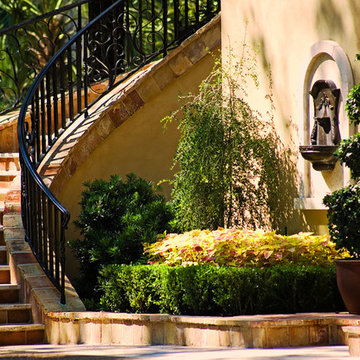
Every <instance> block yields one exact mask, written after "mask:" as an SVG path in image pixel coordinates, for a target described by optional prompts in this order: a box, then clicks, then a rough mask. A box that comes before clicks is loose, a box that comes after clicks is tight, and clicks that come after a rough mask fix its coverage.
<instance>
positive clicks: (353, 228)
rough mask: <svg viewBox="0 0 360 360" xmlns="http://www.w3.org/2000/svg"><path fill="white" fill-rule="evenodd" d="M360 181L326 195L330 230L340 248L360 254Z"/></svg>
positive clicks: (356, 254)
mask: <svg viewBox="0 0 360 360" xmlns="http://www.w3.org/2000/svg"><path fill="white" fill-rule="evenodd" d="M359 199H360V183H359V182H357V183H356V184H354V185H349V186H346V187H344V188H341V189H339V190H337V191H334V192H333V193H331V194H330V195H326V196H325V197H324V200H323V202H324V204H325V205H326V206H327V207H328V212H327V217H328V219H329V224H328V227H329V232H330V236H331V239H332V241H334V242H335V243H336V247H337V248H338V249H341V248H346V249H347V250H348V251H349V253H350V255H351V256H355V257H358V256H359V255H360V201H359Z"/></svg>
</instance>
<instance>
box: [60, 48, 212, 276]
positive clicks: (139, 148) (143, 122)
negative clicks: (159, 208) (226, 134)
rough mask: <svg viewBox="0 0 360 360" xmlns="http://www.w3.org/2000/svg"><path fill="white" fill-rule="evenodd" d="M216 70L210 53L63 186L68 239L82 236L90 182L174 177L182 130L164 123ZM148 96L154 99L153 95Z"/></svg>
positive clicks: (70, 267) (70, 270)
mask: <svg viewBox="0 0 360 360" xmlns="http://www.w3.org/2000/svg"><path fill="white" fill-rule="evenodd" d="M214 53H215V52H214ZM213 66H214V61H213V57H212V56H211V55H209V54H208V55H206V56H205V57H204V58H203V59H202V60H200V61H199V62H198V63H196V64H195V65H193V66H192V67H191V68H190V69H189V70H188V71H186V72H185V74H183V75H182V76H180V77H178V78H177V79H176V80H175V81H173V82H171V83H170V84H169V85H168V86H166V87H165V88H164V89H162V91H161V92H160V93H159V94H158V95H156V96H154V97H152V98H151V100H150V101H147V102H146V103H145V105H144V106H143V107H142V108H140V109H139V110H138V111H136V112H135V113H134V114H133V115H132V116H131V117H130V118H128V119H127V120H126V121H125V122H124V123H123V124H122V125H120V126H119V127H118V128H116V129H115V130H114V131H113V132H112V133H111V134H110V135H109V136H108V137H107V138H106V139H105V140H104V141H102V142H101V144H100V145H99V146H98V147H97V148H96V149H95V150H94V151H93V152H92V153H91V154H89V156H88V157H87V159H86V160H85V161H84V162H83V163H82V164H81V166H79V167H78V168H77V169H76V171H75V172H74V174H73V175H72V176H71V178H70V179H69V181H67V182H66V183H63V184H62V187H61V191H59V193H58V198H59V200H60V202H61V203H62V204H63V205H64V206H65V207H66V208H67V209H68V210H69V212H70V214H71V222H70V224H69V228H68V230H67V234H66V239H67V240H71V239H75V238H76V237H77V236H79V233H78V231H77V229H76V228H75V226H74V225H73V223H72V221H73V220H75V219H76V217H77V216H78V214H79V212H80V206H79V202H80V200H81V192H82V191H83V190H84V189H85V188H84V187H83V184H84V182H85V181H88V180H94V179H106V180H108V179H109V177H110V175H113V174H117V175H120V176H121V177H123V178H125V175H126V174H128V173H135V174H136V175H138V176H140V177H143V178H145V179H147V180H151V181H153V182H154V183H155V184H156V183H158V182H159V181H160V180H162V179H170V178H172V174H173V172H172V170H171V167H172V159H173V156H174V154H175V150H176V146H177V142H178V136H179V132H178V130H177V124H176V123H175V122H173V123H171V124H169V126H168V128H167V130H166V131H164V129H163V124H162V123H161V119H163V118H164V117H165V116H167V115H169V114H170V113H171V112H172V111H175V110H176V109H178V108H179V105H180V102H179V95H181V94H183V95H185V94H188V93H189V92H192V93H197V91H198V86H199V84H200V82H201V81H202V80H203V79H205V78H206V76H207V75H208V74H209V73H210V71H211V69H212V67H213ZM160 74H162V73H160ZM148 96H149V97H150V94H148ZM162 188H163V190H164V194H165V195H166V196H169V195H170V186H169V185H168V184H163V185H162ZM67 259H69V260H67V261H68V263H67V274H68V275H69V276H70V277H73V276H74V275H76V274H77V269H76V264H77V262H76V261H75V259H74V258H73V256H72V254H71V252H70V251H68V254H67Z"/></svg>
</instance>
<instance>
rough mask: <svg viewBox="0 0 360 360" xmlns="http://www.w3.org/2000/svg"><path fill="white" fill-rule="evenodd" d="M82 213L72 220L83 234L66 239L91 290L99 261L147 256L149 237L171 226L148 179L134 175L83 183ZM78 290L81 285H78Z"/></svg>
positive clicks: (168, 214) (168, 213) (118, 261)
mask: <svg viewBox="0 0 360 360" xmlns="http://www.w3.org/2000/svg"><path fill="white" fill-rule="evenodd" d="M85 187H86V188H87V189H86V190H85V191H84V192H83V193H82V198H81V202H80V205H81V212H80V214H79V217H78V219H77V220H76V221H75V222H74V223H75V225H76V226H77V227H78V228H79V229H80V232H81V235H82V238H80V239H77V240H73V241H71V242H70V246H71V248H72V249H73V250H74V253H75V255H76V257H77V258H78V259H79V260H80V264H81V270H82V273H83V275H84V277H86V281H87V282H86V284H85V285H86V286H84V287H85V288H87V289H88V290H89V291H90V294H89V295H90V297H91V295H92V294H91V292H93V291H94V288H95V287H96V278H97V275H98V271H99V269H100V267H101V266H103V265H107V264H130V263H135V262H139V261H140V262H141V261H146V260H144V259H142V258H143V245H142V243H144V242H150V243H151V242H154V241H156V239H157V235H158V234H159V233H163V232H164V231H170V230H172V226H171V220H172V219H173V210H172V208H171V206H170V205H169V204H168V203H167V202H166V200H165V198H164V196H163V195H161V194H159V193H158V192H157V190H158V188H156V187H155V186H154V185H153V184H152V183H151V182H149V181H146V180H144V179H142V178H139V177H137V176H136V175H134V174H129V175H127V176H126V180H125V181H123V180H122V179H121V178H120V177H118V176H111V178H110V180H109V181H105V180H95V181H93V182H88V183H86V184H85ZM80 292H81V289H80Z"/></svg>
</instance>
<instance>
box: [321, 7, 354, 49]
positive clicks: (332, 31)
mask: <svg viewBox="0 0 360 360" xmlns="http://www.w3.org/2000/svg"><path fill="white" fill-rule="evenodd" d="M344 2H345V1H344ZM346 2H347V4H348V7H349V9H350V13H351V16H352V25H353V26H350V27H349V24H344V21H343V18H344V17H343V16H342V14H341V11H342V6H343V5H344V4H343V2H342V1H340V2H339V1H337V0H318V1H317V2H316V4H317V10H316V25H317V31H318V33H319V35H320V37H321V38H326V39H336V38H338V37H339V34H340V35H342V36H344V38H342V39H338V42H340V43H342V42H346V41H347V40H348V39H347V36H346V34H347V32H346V29H349V28H350V29H351V31H352V32H353V33H354V34H355V37H356V46H357V48H359V49H360V17H359V13H360V2H359V1H358V0H347V1H346ZM340 40H341V41H340Z"/></svg>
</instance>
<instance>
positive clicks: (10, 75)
mask: <svg viewBox="0 0 360 360" xmlns="http://www.w3.org/2000/svg"><path fill="white" fill-rule="evenodd" d="M89 1H90V0H81V1H78V2H76V3H74V4H71V5H67V6H64V7H62V8H60V9H56V10H54V11H51V12H49V13H46V14H43V15H40V16H37V17H35V18H33V19H30V20H27V21H24V22H22V23H20V24H18V25H14V26H12V27H9V28H7V29H3V30H0V115H4V114H6V113H8V112H9V111H12V110H14V109H16V108H17V107H20V105H21V102H22V101H23V100H24V97H25V94H26V92H27V90H28V89H29V87H30V85H31V83H32V82H33V81H34V80H35V77H36V76H37V75H38V74H39V72H40V71H41V69H42V68H43V67H44V66H45V65H46V64H47V63H48V62H49V61H50V59H51V58H52V57H53V56H54V55H55V54H56V52H57V51H58V50H60V49H61V48H62V46H63V45H64V44H65V43H66V42H67V41H68V40H69V39H70V38H71V37H72V36H73V35H74V34H76V33H77V32H78V31H79V30H80V29H81V28H82V25H83V24H82V23H83V22H84V21H85V20H86V19H87V14H88V3H89Z"/></svg>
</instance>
